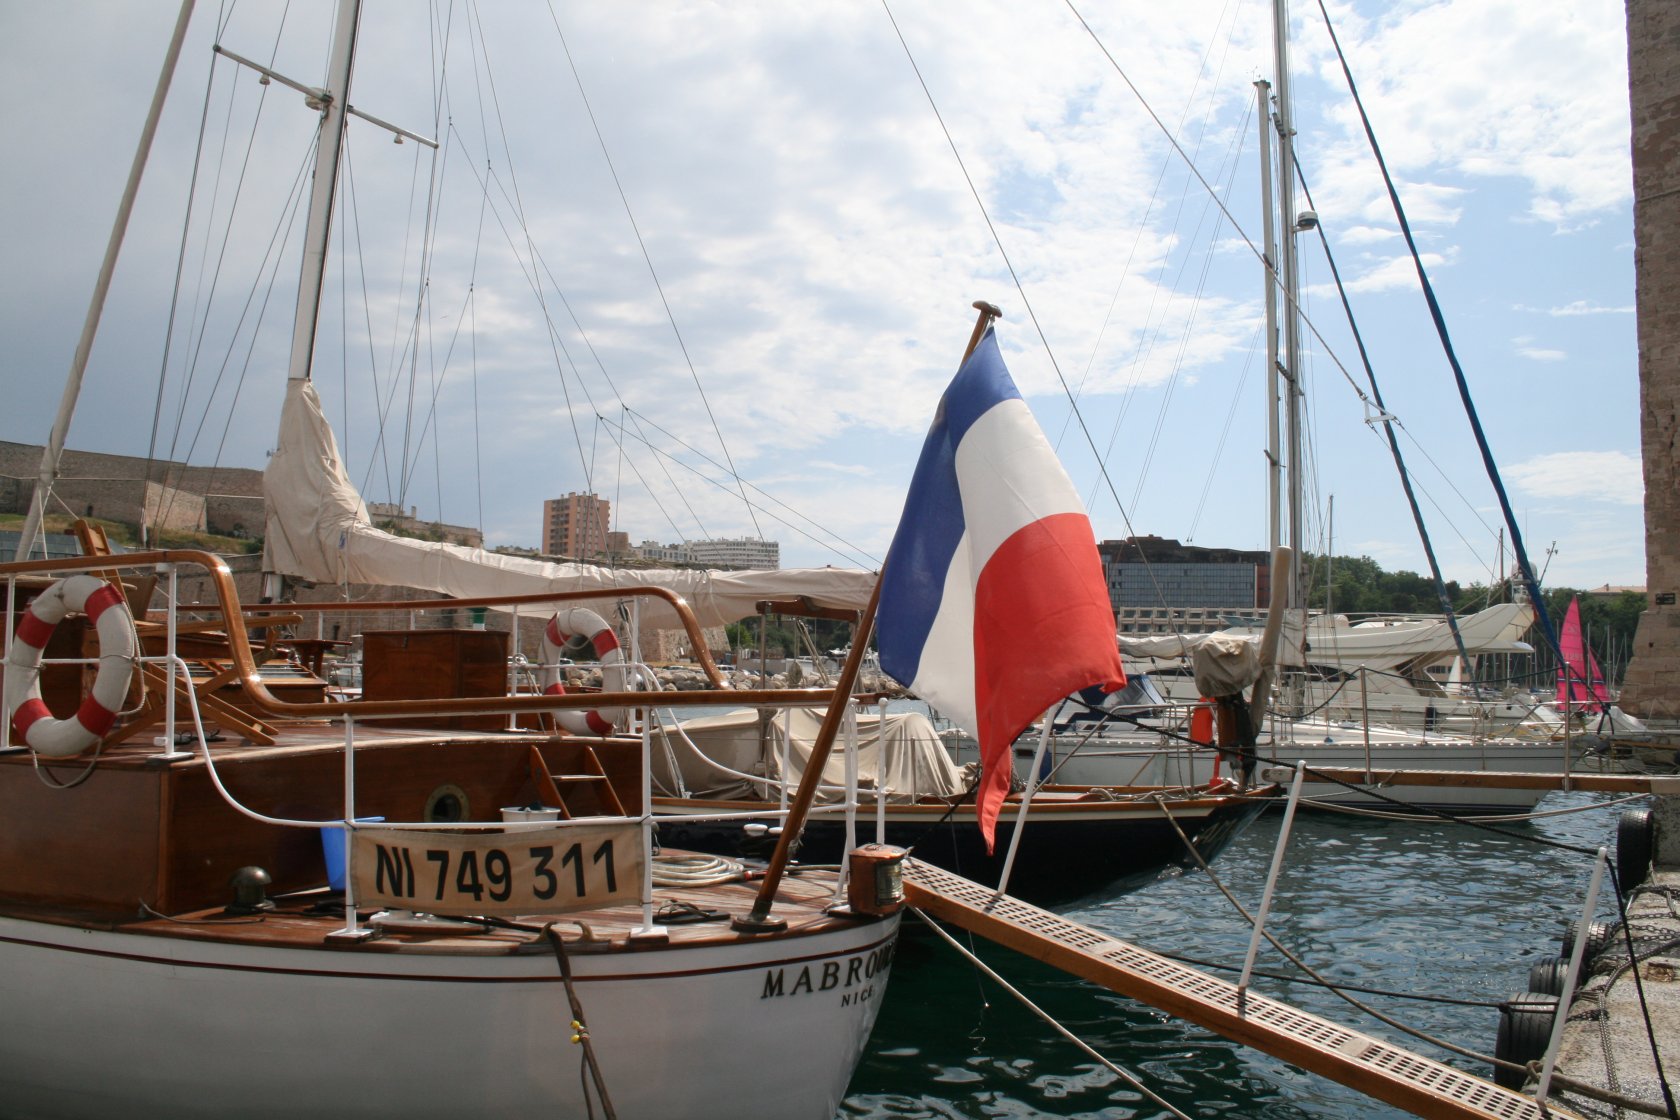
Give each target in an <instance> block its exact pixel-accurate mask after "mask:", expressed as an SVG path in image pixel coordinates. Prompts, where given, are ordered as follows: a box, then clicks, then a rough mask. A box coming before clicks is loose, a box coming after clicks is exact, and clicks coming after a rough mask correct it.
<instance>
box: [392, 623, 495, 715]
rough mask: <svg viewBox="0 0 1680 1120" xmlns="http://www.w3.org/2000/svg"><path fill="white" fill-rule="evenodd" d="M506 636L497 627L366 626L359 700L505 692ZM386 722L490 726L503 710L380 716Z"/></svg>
mask: <svg viewBox="0 0 1680 1120" xmlns="http://www.w3.org/2000/svg"><path fill="white" fill-rule="evenodd" d="M507 657H508V636H507V635H506V634H504V633H502V632H501V631H499V630H370V631H365V632H364V633H363V634H362V699H364V700H450V699H455V698H458V697H463V696H506V695H507V690H508V689H507ZM379 722H380V723H381V724H383V725H385V726H389V727H411V726H424V727H433V728H452V729H455V730H472V731H494V730H497V729H498V728H502V727H506V726H507V722H508V721H507V716H505V715H494V714H492V715H482V716H456V717H453V718H450V719H438V718H420V719H418V720H414V721H403V720H396V719H393V720H380V721H379Z"/></svg>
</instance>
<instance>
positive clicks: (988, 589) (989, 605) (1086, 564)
mask: <svg viewBox="0 0 1680 1120" xmlns="http://www.w3.org/2000/svg"><path fill="white" fill-rule="evenodd" d="M877 634H878V643H879V646H880V651H881V668H882V669H883V670H885V671H886V672H887V673H888V674H890V675H891V676H892V677H893V678H894V679H895V680H897V681H898V682H899V683H900V684H902V685H904V686H905V687H906V688H909V689H910V690H911V691H912V692H914V693H916V695H918V696H920V697H921V698H922V699H923V700H926V701H927V702H928V703H929V704H932V705H933V706H934V707H936V708H938V709H939V710H940V711H941V712H942V713H943V714H945V715H947V716H949V717H950V718H952V719H953V720H955V721H957V722H959V723H961V724H962V725H963V726H965V727H971V728H973V729H974V730H975V734H976V738H977V739H978V740H979V743H980V759H981V767H982V771H983V776H982V778H981V783H980V790H979V797H978V802H977V804H978V807H979V817H980V830H981V833H982V835H983V836H984V837H985V839H986V846H987V849H988V850H990V849H991V847H992V845H993V842H994V838H995V835H996V829H997V818H998V812H999V810H1000V809H1002V807H1003V802H1004V798H1005V797H1006V796H1007V795H1008V793H1009V778H1010V772H1011V763H1010V746H1011V744H1013V743H1014V741H1015V739H1016V737H1017V736H1019V735H1020V734H1021V732H1022V731H1024V730H1026V728H1027V726H1028V725H1029V724H1031V723H1032V721H1033V720H1035V719H1037V718H1038V717H1039V716H1040V715H1042V714H1043V713H1044V712H1045V710H1046V709H1048V708H1049V707H1050V706H1051V705H1053V704H1055V703H1056V702H1057V701H1059V700H1061V699H1062V698H1063V697H1065V696H1068V695H1069V694H1071V693H1074V692H1077V691H1078V690H1080V689H1082V688H1087V687H1089V686H1091V685H1100V686H1103V687H1105V688H1106V689H1115V688H1120V687H1122V686H1124V684H1125V683H1126V674H1125V671H1124V670H1123V669H1122V668H1121V667H1120V652H1119V649H1118V646H1117V643H1116V641H1115V630H1114V612H1113V609H1112V608H1111V607H1110V605H1109V599H1108V588H1107V585H1106V583H1105V581H1104V579H1103V571H1102V561H1101V559H1100V558H1099V557H1098V555H1097V545H1096V540H1095V538H1094V537H1093V536H1092V533H1091V522H1090V519H1089V518H1088V517H1087V516H1086V515H1085V508H1084V506H1083V504H1082V503H1081V502H1080V500H1079V495H1078V494H1077V493H1076V492H1075V491H1074V488H1073V482H1072V481H1071V480H1070V479H1069V478H1068V476H1067V472H1065V471H1064V470H1062V464H1061V462H1060V461H1059V460H1057V458H1056V452H1055V450H1054V449H1052V448H1051V446H1050V443H1049V441H1048V440H1046V439H1045V438H1044V433H1043V432H1042V431H1040V430H1039V427H1038V424H1037V422H1036V421H1034V420H1033V415H1032V412H1031V410H1030V409H1028V408H1027V404H1026V402H1025V401H1024V400H1022V399H1021V392H1020V390H1019V389H1017V388H1016V387H1015V382H1014V380H1013V379H1011V378H1010V376H1009V371H1008V370H1007V369H1005V368H1004V365H1003V357H1002V355H1001V354H999V353H998V346H997V339H996V337H995V335H994V333H993V331H992V330H991V329H990V328H988V329H987V330H986V332H985V334H984V336H983V337H982V338H981V340H980V343H979V345H978V346H976V347H975V348H974V353H973V354H971V355H970V356H969V358H968V360H967V361H965V362H964V363H963V366H962V369H960V370H958V371H957V376H956V379H955V380H953V381H952V382H951V385H950V388H948V389H946V390H945V396H944V397H943V398H942V399H941V400H940V402H939V411H938V412H937V413H936V414H935V415H934V419H933V427H932V428H931V429H930V430H929V431H928V435H927V442H926V443H925V444H923V445H922V457H921V459H920V460H919V461H918V462H917V464H916V474H915V477H914V478H913V479H912V480H911V482H910V494H909V497H907V498H906V499H905V502H904V516H903V518H902V519H901V520H900V521H899V524H898V530H897V532H896V533H895V534H894V535H893V543H892V548H891V549H890V550H889V551H888V553H887V561H886V565H885V567H884V568H883V569H882V573H881V602H880V607H879V610H878V619H877Z"/></svg>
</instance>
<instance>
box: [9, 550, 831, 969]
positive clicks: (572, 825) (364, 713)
mask: <svg viewBox="0 0 1680 1120" xmlns="http://www.w3.org/2000/svg"><path fill="white" fill-rule="evenodd" d="M183 568H194V569H202V570H203V573H204V575H205V577H207V579H208V586H209V587H210V588H211V591H212V594H213V600H214V601H213V602H212V603H209V604H191V605H183V604H182V603H181V602H180V596H179V580H180V575H181V571H182V569H183ZM124 573H146V574H150V575H156V576H158V577H160V578H161V580H162V593H163V598H164V607H163V609H162V614H163V618H162V619H161V620H156V619H152V618H150V617H149V615H150V613H151V612H147V615H148V617H144V618H142V619H141V620H140V621H141V622H142V623H144V626H143V627H140V626H137V627H136V628H135V629H136V640H135V643H134V649H135V657H134V661H135V671H136V672H142V679H144V674H143V671H142V669H141V667H143V666H152V667H154V668H155V670H156V671H157V672H158V673H160V674H161V676H159V677H156V678H154V679H155V680H157V682H158V683H161V684H162V686H163V687H162V690H163V708H164V711H163V714H162V721H161V724H162V726H161V732H162V733H161V734H159V735H158V736H156V737H155V738H154V739H153V742H152V746H153V747H155V748H157V749H158V751H159V754H158V761H159V762H164V763H167V762H173V761H176V760H185V759H189V758H200V759H202V761H203V764H204V766H205V771H206V773H207V775H208V776H209V779H210V781H211V783H212V784H213V786H214V788H215V790H216V792H217V794H218V796H219V797H220V798H221V799H222V800H223V801H225V802H226V803H227V804H228V805H229V806H230V807H231V808H232V809H234V810H235V811H236V812H238V813H240V814H241V815H243V816H245V817H247V818H249V819H252V820H255V821H258V822H260V823H263V824H267V825H271V826H276V827H287V828H307V829H314V830H324V829H338V830H341V831H342V832H343V833H344V834H345V844H344V849H345V892H344V902H345V928H344V929H343V930H341V931H340V934H341V935H342V936H345V937H350V938H358V937H362V936H367V935H368V933H369V931H368V930H366V929H365V928H364V927H361V926H360V925H359V923H358V917H357V910H356V907H357V898H356V888H355V881H356V880H355V875H354V864H355V858H356V857H355V853H356V850H357V845H356V844H355V843H353V842H352V841H353V839H354V838H355V837H356V836H357V835H358V834H362V833H367V832H378V833H380V834H382V835H389V834H393V833H404V834H407V833H416V834H422V835H423V834H427V833H444V832H450V833H457V834H475V833H497V834H508V833H516V834H528V835H531V836H537V835H538V834H539V833H544V832H545V830H550V829H578V828H585V827H596V826H615V827H618V828H620V829H624V828H633V829H635V830H636V831H637V832H639V834H640V837H639V838H640V844H639V848H640V850H641V851H642V852H643V853H644V859H643V860H642V861H641V871H642V874H641V880H642V882H641V889H640V891H639V895H640V901H641V904H642V911H643V914H642V917H643V920H642V923H641V925H640V927H638V928H637V930H636V931H635V934H634V935H635V936H643V937H660V936H663V935H664V930H663V929H662V927H658V926H656V925H655V923H654V920H653V879H652V876H653V860H652V858H651V853H652V852H653V850H654V836H653V826H654V817H653V812H652V795H651V789H650V786H649V778H650V774H651V766H650V761H651V760H650V752H651V738H650V735H649V733H648V730H647V728H646V726H645V721H644V726H643V728H642V729H641V733H640V735H639V738H640V741H641V767H640V776H641V786H642V788H641V791H640V793H641V797H640V806H639V809H640V811H639V812H638V813H636V814H634V815H622V816H620V815H594V816H579V817H575V818H573V819H570V820H564V821H556V820H545V821H518V820H497V821H467V820H455V821H420V820H416V821H389V820H386V821H369V820H366V819H363V818H360V817H359V816H358V813H357V811H356V808H355V807H356V804H357V800H356V756H357V753H358V752H357V726H358V724H360V723H364V722H378V721H385V720H393V719H398V720H406V721H413V720H416V719H419V718H433V717H437V718H449V717H458V716H465V715H485V714H506V715H508V716H509V718H510V720H514V719H517V718H518V717H519V716H520V715H528V714H533V713H536V714H541V713H548V712H557V711H561V710H565V709H615V708H623V709H627V710H636V709H643V708H646V707H647V706H648V705H649V702H650V699H651V697H650V694H649V693H648V692H647V691H641V690H624V691H612V692H607V691H596V692H565V693H537V694H534V695H533V694H517V695H516V694H508V695H503V696H477V697H439V698H418V699H401V700H392V699H387V700H366V699H357V700H342V699H329V700H322V701H318V702H317V701H301V702H300V701H288V700H286V699H283V698H281V697H279V696H276V695H275V694H274V693H273V692H272V691H271V690H270V689H269V688H268V687H267V685H266V684H265V682H264V680H263V676H262V673H261V670H260V666H259V663H258V660H257V658H256V656H255V653H254V651H253V648H252V644H251V639H250V635H249V630H250V629H251V628H256V627H261V626H263V625H264V624H265V623H267V624H273V621H274V619H275V618H276V617H277V616H295V615H297V614H299V613H310V612H311V611H314V610H331V611H336V612H343V611H346V610H349V611H379V610H387V609H391V608H392V607H393V606H395V605H398V604H393V603H389V602H373V601H363V602H356V603H344V602H335V603H330V604H299V603H284V604H261V605H258V606H255V607H249V606H245V605H243V604H241V603H240V601H239V599H238V595H237V592H236V590H235V587H234V583H233V578H232V574H231V572H230V571H229V569H228V568H227V566H226V564H224V563H223V562H222V561H221V560H220V558H218V557H216V556H214V555H212V554H210V553H206V552H202V551H198V550H159V551H153V552H140V553H125V554H122V555H119V556H110V555H100V556H86V557H79V558H69V559H58V560H43V561H26V562H19V563H7V564H0V579H3V580H5V582H6V588H7V598H6V603H5V614H6V619H5V622H6V628H5V639H4V651H3V652H4V654H5V655H6V656H8V657H9V656H10V654H11V647H12V643H13V642H14V641H15V640H16V638H15V637H14V634H15V631H16V623H17V621H18V614H19V611H20V608H19V605H18V604H19V587H20V581H24V580H29V579H31V577H33V578H34V579H35V580H36V581H38V582H39V583H40V584H41V588H40V589H41V590H44V589H45V588H46V587H47V586H50V581H51V580H54V579H63V578H67V577H68V576H71V575H77V574H92V575H96V576H98V577H100V578H103V579H107V580H111V581H113V582H117V583H119V584H120V581H121V576H122V575H123V574H124ZM646 598H657V599H661V600H663V601H664V604H665V605H666V606H668V607H670V608H672V609H673V610H674V611H675V612H676V614H677V616H678V618H679V619H680V621H681V624H682V626H683V628H684V629H685V630H686V631H687V632H688V635H689V637H690V641H691V648H693V649H694V650H695V653H696V657H697V659H698V661H699V663H700V666H701V669H702V671H703V672H704V673H705V675H706V677H707V679H708V681H709V682H710V683H712V684H713V686H714V688H713V690H710V691H692V692H684V693H683V700H682V702H683V704H684V705H685V706H702V707H705V706H718V705H730V706H751V707H769V708H783V707H789V706H795V707H798V706H803V707H812V708H829V707H831V706H832V705H833V704H834V703H835V701H836V698H837V692H836V690H835V689H833V688H805V689H732V688H730V686H729V684H728V682H727V681H726V680H725V679H724V678H723V677H722V675H721V673H719V671H718V669H717V667H716V665H715V664H714V663H713V662H712V660H711V658H710V656H709V654H708V653H707V652H706V646H705V643H704V642H703V640H701V634H700V627H699V625H698V623H697V621H696V620H695V618H694V615H693V612H692V611H691V610H690V609H689V608H688V606H687V604H686V603H685V602H684V601H683V600H682V599H681V597H680V596H677V595H675V594H673V593H671V592H670V591H667V590H665V589H662V588H638V587H625V588H615V589H613V591H612V592H611V593H610V594H608V595H603V594H602V593H601V592H599V591H593V592H547V593H535V594H525V595H516V596H503V597H482V598H473V599H438V600H425V601H417V602H412V603H408V604H403V605H408V606H412V607H413V608H414V609H416V610H424V609H450V608H453V609H457V610H459V609H461V608H468V609H471V608H475V607H481V606H482V607H486V608H488V607H507V606H512V607H514V608H516V609H518V608H526V609H529V608H530V607H533V606H536V605H538V604H542V605H546V606H548V607H550V608H551V609H552V606H553V605H554V604H557V603H568V602H579V601H596V602H599V601H601V600H603V599H614V600H618V601H620V602H624V603H628V604H630V613H631V633H632V635H635V634H636V633H637V630H638V627H637V626H636V622H637V616H638V604H639V602H640V601H642V600H644V599H646ZM25 609H27V608H25ZM189 611H190V612H192V613H193V614H196V615H200V616H202V615H206V614H210V615H217V616H219V617H220V620H221V622H222V624H223V626H222V633H221V637H222V641H223V642H224V643H225V645H224V646H223V648H221V649H220V650H219V653H220V654H221V657H220V660H225V661H227V662H228V663H229V668H228V670H227V671H225V672H224V673H222V674H218V676H219V679H220V680H222V681H223V682H224V683H227V682H236V683H237V684H238V685H240V686H241V687H242V688H243V691H244V699H245V702H246V703H247V704H248V705H249V707H250V710H252V711H253V712H254V713H256V714H257V718H258V719H273V720H302V721H312V722H315V723H317V724H319V723H322V722H327V723H330V722H338V723H341V724H342V727H343V731H344V776H343V810H344V811H343V815H342V817H340V818H335V819H302V818H289V817H280V816H275V815H272V814H269V813H264V812H261V811H258V810H256V809H253V808H252V807H250V806H248V805H245V804H243V803H242V802H241V801H240V800H239V798H238V797H237V796H235V795H234V793H233V792H232V791H231V790H230V789H229V788H228V787H227V785H226V784H225V783H224V781H223V780H222V776H221V774H220V773H219V772H218V769H217V766H216V752H214V751H212V750H211V747H210V738H211V737H210V734H209V733H207V730H206V723H207V721H206V719H205V715H204V709H203V705H202V704H201V702H200V701H201V697H200V695H199V689H198V685H197V683H195V680H194V675H193V673H192V669H191V666H190V665H189V663H188V661H187V660H186V659H185V658H183V657H182V656H181V655H180V653H179V647H178V638H179V637H180V632H181V615H182V614H183V613H187V612H189ZM131 621H132V620H131ZM160 628H161V633H162V636H163V639H164V640H163V652H162V653H161V654H156V653H147V652H146V650H145V648H144V647H143V645H142V643H141V642H140V641H139V637H138V633H139V631H140V630H142V629H144V630H147V631H149V632H151V633H153V634H156V633H158V632H159V630H160ZM632 654H633V660H631V661H630V662H628V666H627V681H629V682H630V683H632V684H634V683H638V682H639V681H642V680H646V679H651V678H652V673H651V670H649V669H647V667H646V666H645V665H644V664H643V663H642V662H641V661H640V659H639V656H636V655H635V642H634V640H633V641H632ZM89 660H90V659H87V658H53V659H50V660H47V659H43V660H42V661H41V665H43V666H46V665H49V664H87V663H89ZM7 676H8V677H10V676H11V674H7ZM164 682H167V683H164ZM7 684H8V685H12V686H13V687H15V684H13V682H10V681H8V682H7ZM4 687H5V686H0V701H3V702H4V705H5V706H4V709H3V710H4V711H6V712H7V713H10V712H11V710H12V709H13V708H14V707H15V706H16V698H14V697H11V696H9V695H7V694H6V693H5V692H4V691H3V689H4ZM25 687H27V686H25ZM178 695H179V697H180V698H181V699H182V700H184V702H185V705H184V706H185V711H184V712H182V711H179V710H178V709H177V707H176V700H177V696H178ZM118 714H119V716H120V715H123V714H130V713H118ZM182 722H185V723H186V724H187V725H189V726H190V728H191V733H190V736H189V738H190V740H191V741H192V742H194V743H195V744H196V745H197V747H198V750H197V751H196V752H185V751H180V750H177V749H176V747H177V743H178V741H182V740H180V739H178V735H179V732H178V725H179V724H181V723H182ZM3 723H4V726H0V751H11V750H16V749H26V748H25V747H23V746H19V745H14V744H13V743H12V742H11V732H12V727H11V721H10V720H9V719H7V720H5V721H3ZM510 726H511V725H510ZM846 726H847V727H848V728H849V729H850V730H849V735H850V740H851V741H853V742H855V734H856V731H855V728H856V724H855V719H852V718H848V719H847V720H846ZM119 730H120V728H119ZM525 730H526V733H527V734H537V733H540V732H535V731H532V730H531V729H525ZM450 734H451V737H452V738H457V739H459V740H460V741H470V740H471V739H472V735H471V734H470V733H466V734H463V733H458V732H451V733H450ZM100 748H101V749H102V748H103V743H101V744H100ZM97 757H98V756H97V754H95V756H94V762H95V763H96V762H97ZM849 771H850V772H849V778H850V780H849V782H848V785H849V788H850V793H849V795H848V796H847V798H846V802H845V804H846V806H847V809H848V811H849V812H850V813H851V814H853V815H854V816H855V812H856V808H857V793H856V772H855V754H854V756H853V759H852V761H851V762H850V763H849ZM714 815H715V814H714ZM850 832H851V825H850V822H849V825H848V833H849V835H848V841H849V843H848V849H849V847H850V839H851V837H850ZM581 874H582V872H581V869H580V871H579V875H580V877H581ZM411 878H412V876H411ZM580 881H581V878H580ZM439 912H441V908H440V909H439Z"/></svg>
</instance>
